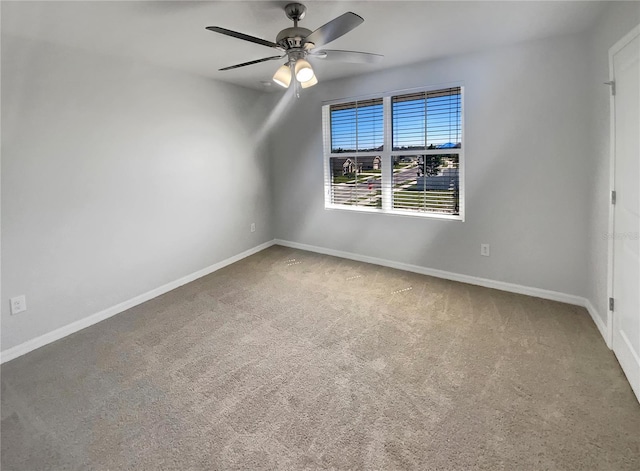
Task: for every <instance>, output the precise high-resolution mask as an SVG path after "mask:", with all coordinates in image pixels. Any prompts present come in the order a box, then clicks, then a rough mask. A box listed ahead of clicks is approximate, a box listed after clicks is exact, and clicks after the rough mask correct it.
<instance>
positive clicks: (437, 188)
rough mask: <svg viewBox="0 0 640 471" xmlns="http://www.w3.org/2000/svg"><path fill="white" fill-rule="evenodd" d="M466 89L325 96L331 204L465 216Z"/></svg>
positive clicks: (327, 200) (327, 181)
mask: <svg viewBox="0 0 640 471" xmlns="http://www.w3.org/2000/svg"><path fill="white" fill-rule="evenodd" d="M462 94H463V90H462V87H461V86H456V87H449V88H444V89H437V90H420V91H411V92H405V93H390V94H386V95H384V96H381V97H374V98H371V97H367V98H365V99H361V100H349V101H345V102H336V103H330V104H325V105H324V106H323V134H324V158H325V190H326V196H325V207H327V208H335V209H351V210H361V211H374V212H385V213H394V214H407V215H413V216H428V217H439V218H446V219H458V220H462V219H463V215H464V212H463V206H464V205H463V203H464V198H463V196H462V195H463V185H462V183H463V179H462V172H463V150H464V148H463V136H462V111H463V104H462V101H463V100H462Z"/></svg>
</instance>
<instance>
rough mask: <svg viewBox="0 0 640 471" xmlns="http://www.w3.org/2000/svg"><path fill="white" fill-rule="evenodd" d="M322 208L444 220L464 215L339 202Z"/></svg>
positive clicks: (453, 219)
mask: <svg viewBox="0 0 640 471" xmlns="http://www.w3.org/2000/svg"><path fill="white" fill-rule="evenodd" d="M324 209H326V210H338V211H351V212H356V213H365V214H366V213H375V214H389V215H392V216H403V217H410V218H419V219H437V220H440V221H442V220H444V221H460V222H464V217H463V216H462V215H453V214H438V213H427V212H417V211H402V210H398V209H392V210H384V209H380V208H367V207H365V206H347V205H339V204H325V207H324Z"/></svg>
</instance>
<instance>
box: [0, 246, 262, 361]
mask: <svg viewBox="0 0 640 471" xmlns="http://www.w3.org/2000/svg"><path fill="white" fill-rule="evenodd" d="M273 244H274V241H273V240H270V241H268V242H265V243H264V244H260V245H258V246H256V247H253V248H251V249H249V250H245V251H244V252H242V253H239V254H237V255H234V256H233V257H229V258H227V259H225V260H223V261H221V262H218V263H214V264H213V265H210V266H208V267H206V268H203V269H202V270H198V271H197V272H195V273H191V274H189V275H186V276H183V277H182V278H179V279H177V280H175V281H172V282H170V283H167V284H165V285H162V286H160V287H158V288H155V289H152V290H151V291H147V292H146V293H143V294H141V295H139V296H136V297H135V298H132V299H129V300H127V301H124V302H122V303H120V304H116V305H115V306H111V307H109V308H107V309H104V310H103V311H100V312H97V313H95V314H92V315H90V316H88V317H85V318H83V319H80V320H78V321H76V322H72V323H71V324H68V325H66V326H64V327H60V328H59V329H56V330H53V331H51V332H48V333H46V334H44V335H41V336H39V337H36V338H34V339H31V340H27V341H26V342H23V343H21V344H20V345H16V346H15V347H12V348H9V349H7V350H5V351H3V352H1V353H0V363H5V362H7V361H10V360H13V359H14V358H17V357H19V356H21V355H24V354H25V353H29V352H30V351H32V350H35V349H37V348H40V347H43V346H45V345H47V344H49V343H51V342H55V341H56V340H60V339H61V338H64V337H66V336H67V335H70V334H73V333H75V332H78V331H79V330H82V329H85V328H87V327H89V326H91V325H93V324H97V323H98V322H100V321H103V320H105V319H108V318H109V317H112V316H115V315H116V314H120V313H121V312H123V311H126V310H127V309H131V308H132V307H134V306H137V305H139V304H142V303H144V302H146V301H149V300H150V299H153V298H156V297H158V296H160V295H162V294H165V293H168V292H169V291H172V290H174V289H176V288H179V287H180V286H182V285H185V284H187V283H190V282H192V281H194V280H197V279H198V278H202V277H203V276H206V275H209V274H210V273H213V272H214V271H217V270H220V269H221V268H224V267H226V266H227V265H231V264H232V263H235V262H237V261H239V260H242V259H243V258H246V257H248V256H250V255H253V254H255V253H257V252H260V251H262V250H264V249H266V248H268V247H271V246H272V245H273Z"/></svg>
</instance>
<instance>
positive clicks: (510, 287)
mask: <svg viewBox="0 0 640 471" xmlns="http://www.w3.org/2000/svg"><path fill="white" fill-rule="evenodd" d="M275 243H276V244H277V245H284V246H285V247H291V248H293V249H300V250H307V251H309V252H317V253H321V254H325V255H333V256H335V257H341V258H347V259H349V260H356V261H358V262H365V263H372V264H374V265H382V266H384V267H389V268H397V269H398V270H404V271H410V272H413V273H419V274H421V275H429V276H435V277H436V278H444V279H446V280H452V281H460V282H462V283H468V284H470V285H478V286H484V287H486V288H493V289H499V290H501V291H509V292H510V293H518V294H526V295H528V296H535V297H536V298H543V299H550V300H552V301H560V302H562V303H567V304H575V305H577V306H584V305H585V299H584V298H582V297H580V296H574V295H572V294H565V293H560V292H558V291H550V290H546V289H541V288H531V287H529V286H522V285H517V284H514V283H507V282H504V281H496V280H490V279H488V278H480V277H477V276H471V275H461V274H459V273H452V272H448V271H444V270H436V269H434V268H426V267H421V266H418V265H410V264H408V263H401V262H394V261H392V260H386V259H383V258H376V257H369V256H367V255H359V254H354V253H350V252H343V251H341V250H333V249H327V248H324V247H317V246H314V245H307V244H299V243H298V242H290V241H288V240H280V239H276V240H275Z"/></svg>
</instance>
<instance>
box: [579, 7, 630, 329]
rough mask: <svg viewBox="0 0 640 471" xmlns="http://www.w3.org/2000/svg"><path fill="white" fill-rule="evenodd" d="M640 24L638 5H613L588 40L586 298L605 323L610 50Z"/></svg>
mask: <svg viewBox="0 0 640 471" xmlns="http://www.w3.org/2000/svg"><path fill="white" fill-rule="evenodd" d="M638 24H640V3H639V2H612V3H610V4H608V5H607V9H606V10H605V12H604V14H603V15H602V17H601V18H599V19H598V22H597V23H596V27H595V28H594V30H593V32H592V34H591V36H590V47H591V51H590V55H591V57H590V59H591V69H590V72H589V86H590V96H591V106H592V113H593V114H592V116H593V120H592V123H591V142H590V146H591V151H590V152H589V156H590V157H591V159H592V161H591V162H590V164H589V168H590V169H591V170H590V172H589V175H590V181H589V188H590V191H589V223H588V224H589V226H588V231H587V235H588V243H589V246H588V247H589V250H588V252H589V265H588V267H589V269H588V271H587V273H588V275H589V276H588V279H587V293H588V298H589V300H590V301H591V303H592V304H593V306H594V307H595V309H596V311H597V312H598V315H599V316H600V317H601V318H602V321H603V322H604V323H605V325H606V323H607V311H608V306H607V298H608V293H607V263H608V262H607V250H608V242H607V239H606V234H607V232H608V230H609V206H610V205H609V190H610V188H609V186H610V185H609V164H610V113H609V97H610V90H609V87H608V86H606V85H603V82H606V81H608V80H609V48H610V47H611V46H613V45H614V44H615V43H616V42H617V41H618V40H619V39H621V38H622V37H623V36H624V35H625V34H627V33H628V32H629V31H631V30H632V29H633V28H634V27H636V26H637V25H638Z"/></svg>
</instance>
